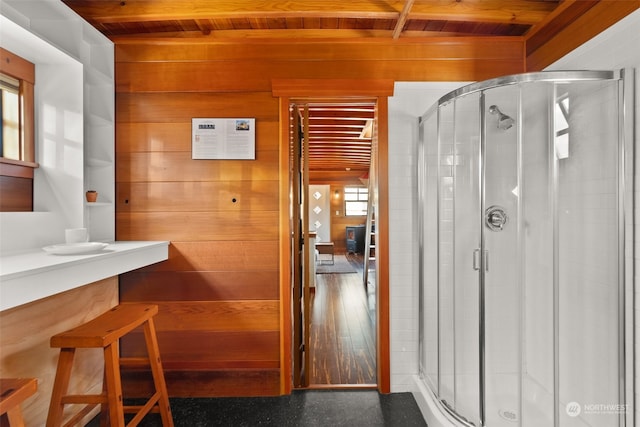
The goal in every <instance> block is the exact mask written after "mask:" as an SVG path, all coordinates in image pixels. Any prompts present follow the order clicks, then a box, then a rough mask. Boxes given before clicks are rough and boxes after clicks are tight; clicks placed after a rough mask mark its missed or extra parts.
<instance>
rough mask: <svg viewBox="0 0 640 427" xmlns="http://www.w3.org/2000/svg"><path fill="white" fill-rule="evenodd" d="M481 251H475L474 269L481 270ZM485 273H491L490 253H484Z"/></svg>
mask: <svg viewBox="0 0 640 427" xmlns="http://www.w3.org/2000/svg"><path fill="white" fill-rule="evenodd" d="M481 262H482V261H481V256H480V249H474V251H473V269H474V270H476V271H478V270H480V265H481ZM484 271H489V251H487V250H485V251H484Z"/></svg>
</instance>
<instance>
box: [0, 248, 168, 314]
mask: <svg viewBox="0 0 640 427" xmlns="http://www.w3.org/2000/svg"><path fill="white" fill-rule="evenodd" d="M168 256H169V242H167V241H156V242H143V241H140V242H111V243H110V244H109V246H107V247H106V248H105V249H104V250H102V251H100V252H98V253H92V254H85V255H51V254H48V253H46V252H45V251H44V250H42V249H41V248H37V249H31V250H27V251H20V252H18V253H9V254H2V256H1V257H0V282H2V286H0V311H1V310H6V309H9V308H13V307H17V306H19V305H22V304H26V303H29V302H32V301H36V300H39V299H42V298H46V297H48V296H51V295H55V294H57V293H60V292H65V291H68V290H70V289H74V288H77V287H80V286H84V285H87V284H89V283H93V282H97V281H98V280H103V279H106V278H108V277H113V276H117V275H118V274H122V273H125V272H127V271H131V270H135V269H137V268H141V267H145V266H147V265H150V264H154V263H156V262H160V261H164V260H166V259H167V258H168Z"/></svg>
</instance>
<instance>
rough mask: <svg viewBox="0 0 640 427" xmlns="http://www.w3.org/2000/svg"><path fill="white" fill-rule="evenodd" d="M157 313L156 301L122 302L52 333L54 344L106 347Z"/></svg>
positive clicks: (56, 346)
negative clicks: (66, 328)
mask: <svg viewBox="0 0 640 427" xmlns="http://www.w3.org/2000/svg"><path fill="white" fill-rule="evenodd" d="M156 314H158V306H157V305H153V304H121V305H118V306H116V307H114V308H112V309H111V310H109V311H107V312H106V313H104V314H102V315H100V316H99V317H96V318H95V319H93V320H91V321H89V322H87V323H84V324H82V325H80V326H78V327H75V328H73V329H69V330H68V331H66V332H62V333H60V334H57V335H54V336H53V337H51V347H55V348H62V347H75V348H95V347H106V346H107V345H109V344H112V343H113V342H114V341H116V340H117V339H119V338H121V337H123V336H125V335H126V334H128V333H129V332H131V331H133V330H134V329H135V328H137V327H138V326H140V325H142V324H143V323H144V322H146V321H147V320H149V319H151V318H152V317H153V316H155V315H156Z"/></svg>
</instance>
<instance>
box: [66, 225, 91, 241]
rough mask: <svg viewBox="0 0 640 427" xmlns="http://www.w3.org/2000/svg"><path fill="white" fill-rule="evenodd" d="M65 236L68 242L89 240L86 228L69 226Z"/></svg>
mask: <svg viewBox="0 0 640 427" xmlns="http://www.w3.org/2000/svg"><path fill="white" fill-rule="evenodd" d="M64 238H65V241H66V242H67V243H84V242H88V241H89V234H88V233H87V229H86V228H67V229H66V230H64Z"/></svg>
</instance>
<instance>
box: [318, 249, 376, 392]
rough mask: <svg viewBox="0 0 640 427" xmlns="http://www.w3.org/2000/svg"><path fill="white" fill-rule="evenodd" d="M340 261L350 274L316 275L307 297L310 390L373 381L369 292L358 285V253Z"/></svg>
mask: <svg viewBox="0 0 640 427" xmlns="http://www.w3.org/2000/svg"><path fill="white" fill-rule="evenodd" d="M338 256H339V255H336V257H338ZM346 258H347V260H348V261H349V263H351V265H352V266H353V267H354V270H355V272H353V273H325V274H317V275H316V289H315V292H314V295H313V296H312V299H311V328H310V333H311V336H310V340H311V350H310V357H311V375H310V385H311V386H324V385H363V384H369V385H375V384H376V382H377V381H376V341H375V338H376V335H375V298H374V296H375V289H374V285H371V284H370V285H369V286H364V284H363V275H362V271H363V257H362V255H361V254H346ZM370 274H371V273H370ZM371 279H372V277H371V278H370V280H369V281H370V282H374V281H373V280H371ZM374 283H375V282H374Z"/></svg>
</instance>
